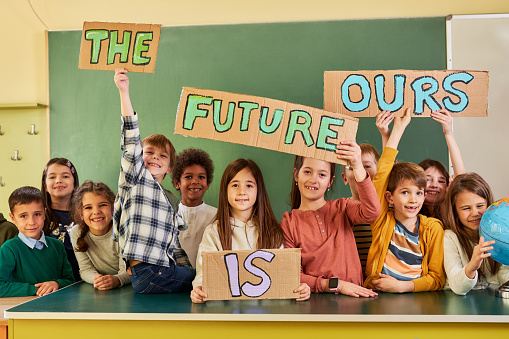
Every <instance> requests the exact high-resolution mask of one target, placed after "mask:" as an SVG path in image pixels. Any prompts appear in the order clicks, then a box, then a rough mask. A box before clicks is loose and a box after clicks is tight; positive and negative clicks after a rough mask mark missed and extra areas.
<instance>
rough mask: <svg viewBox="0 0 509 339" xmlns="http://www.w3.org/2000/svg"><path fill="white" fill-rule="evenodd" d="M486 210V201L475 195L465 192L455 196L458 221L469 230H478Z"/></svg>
mask: <svg viewBox="0 0 509 339" xmlns="http://www.w3.org/2000/svg"><path fill="white" fill-rule="evenodd" d="M487 208H488V203H487V201H486V199H484V198H483V197H481V196H479V195H477V194H475V193H472V192H469V191H466V190H465V191H463V192H461V193H459V194H458V195H457V196H456V213H457V215H458V219H459V220H460V222H461V224H462V225H463V226H465V227H466V228H469V229H471V230H474V231H477V230H479V223H480V222H481V218H482V216H483V214H484V212H486V209H487Z"/></svg>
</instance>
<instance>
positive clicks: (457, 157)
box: [431, 109, 465, 176]
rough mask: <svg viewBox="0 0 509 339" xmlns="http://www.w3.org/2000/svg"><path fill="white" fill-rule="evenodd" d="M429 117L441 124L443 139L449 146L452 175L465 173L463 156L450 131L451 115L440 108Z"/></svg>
mask: <svg viewBox="0 0 509 339" xmlns="http://www.w3.org/2000/svg"><path fill="white" fill-rule="evenodd" d="M431 117H432V118H433V120H435V121H438V122H439V123H441V124H442V129H443V131H444V136H445V141H446V142H447V147H448V148H449V155H450V157H451V163H452V168H453V170H454V175H455V176H456V175H458V174H464V173H465V164H464V163H463V157H462V156H461V151H460V148H459V146H458V143H457V142H456V138H455V137H454V134H453V133H452V116H451V113H449V112H448V111H447V110H445V109H441V110H438V111H435V112H431Z"/></svg>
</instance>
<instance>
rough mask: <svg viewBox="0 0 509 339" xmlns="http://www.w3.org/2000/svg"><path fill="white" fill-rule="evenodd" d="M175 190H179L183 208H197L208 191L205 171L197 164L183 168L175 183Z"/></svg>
mask: <svg viewBox="0 0 509 339" xmlns="http://www.w3.org/2000/svg"><path fill="white" fill-rule="evenodd" d="M175 188H176V189H178V190H180V195H181V196H182V204H183V205H184V206H188V207H196V206H199V205H200V204H201V203H202V202H203V195H204V194H205V192H206V191H207V190H208V189H209V184H208V182H207V171H206V170H205V168H203V166H201V165H198V164H193V165H191V166H188V167H186V168H184V171H183V172H182V175H181V176H180V179H179V181H176V182H175Z"/></svg>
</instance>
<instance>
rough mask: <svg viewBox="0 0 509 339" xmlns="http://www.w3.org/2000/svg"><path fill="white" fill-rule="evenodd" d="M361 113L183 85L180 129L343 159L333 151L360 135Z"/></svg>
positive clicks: (180, 131) (185, 132)
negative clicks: (325, 109)
mask: <svg viewBox="0 0 509 339" xmlns="http://www.w3.org/2000/svg"><path fill="white" fill-rule="evenodd" d="M357 126H358V119H356V118H352V117H349V116H347V115H341V114H338V113H331V112H326V111H323V110H320V109H317V108H312V107H307V106H302V105H296V104H291V103H288V102H284V101H279V100H273V99H268V98H261V97H255V96H249V95H242V94H234V93H227V92H218V91H212V90H204V89H198V88H189V87H184V89H183V90H182V94H181V96H180V104H179V109H178V112H177V120H176V122H175V134H181V135H187V136H194V137H199V138H205V139H212V140H220V141H226V142H232V143H237V144H243V145H249V146H255V147H261V148H266V149H271V150H275V151H280V152H285V153H291V154H297V155H302V156H306V157H312V158H317V159H322V160H326V161H330V162H336V163H342V162H340V161H339V160H338V159H337V156H336V154H335V153H334V151H335V150H336V145H337V144H339V142H340V141H342V140H355V136H356V133H357Z"/></svg>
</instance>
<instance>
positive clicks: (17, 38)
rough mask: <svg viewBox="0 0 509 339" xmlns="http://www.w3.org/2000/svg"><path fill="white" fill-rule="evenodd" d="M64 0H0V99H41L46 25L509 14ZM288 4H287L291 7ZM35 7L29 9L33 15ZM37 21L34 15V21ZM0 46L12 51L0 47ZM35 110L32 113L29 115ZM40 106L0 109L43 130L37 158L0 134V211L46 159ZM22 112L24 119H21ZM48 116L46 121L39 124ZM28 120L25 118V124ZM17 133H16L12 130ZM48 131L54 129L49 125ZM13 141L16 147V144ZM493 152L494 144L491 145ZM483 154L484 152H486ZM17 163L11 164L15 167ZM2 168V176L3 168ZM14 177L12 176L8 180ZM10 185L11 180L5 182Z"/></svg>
mask: <svg viewBox="0 0 509 339" xmlns="http://www.w3.org/2000/svg"><path fill="white" fill-rule="evenodd" d="M143 4H144V5H146V7H145V8H141V7H140V5H139V1H135V0H114V1H99V0H88V1H81V2H77V1H68V0H31V1H19V0H2V1H1V2H0V32H1V33H0V37H1V41H2V45H3V46H8V48H6V47H3V48H2V51H3V53H0V75H1V79H2V81H0V105H2V104H8V103H21V102H24V103H27V102H41V103H48V102H47V92H48V83H47V81H48V80H47V79H48V70H47V57H46V52H47V51H46V37H45V30H58V29H66V30H68V29H81V27H82V23H83V21H85V20H88V21H94V20H95V21H121V22H147V23H160V24H163V25H206V24H227V23H254V22H280V21H314V20H338V19H351V18H380V17H417V16H435V15H448V14H481V13H506V12H509V2H507V1H500V0H487V1H465V0H449V1H443V0H430V1H427V2H425V3H423V2H421V1H407V0H388V1H384V2H382V1H376V0H369V1H363V2H360V1H349V0H348V1H347V0H315V1H309V0H294V1H292V2H288V1H285V0H250V1H243V2H239V1H236V0H219V1H217V0H216V1H208V0H195V1H193V2H184V1H153V2H150V1H148V2H143ZM289 4H291V6H289ZM34 11H35V13H34ZM39 18H40V19H41V20H42V22H41V21H40V19H39ZM4 51H13V52H12V53H5V52H4ZM31 115H33V117H34V119H31ZM45 115H46V112H45V110H29V111H28V112H23V114H20V111H19V110H9V109H7V110H0V126H2V125H3V122H2V121H9V124H13V125H19V126H22V125H23V124H27V123H28V121H30V120H34V121H35V118H37V119H38V120H37V121H42V124H43V125H42V126H41V127H40V131H41V133H42V134H41V135H40V137H39V138H38V139H32V140H35V141H30V142H31V143H32V144H31V145H32V146H33V147H27V150H26V152H27V153H25V159H26V160H28V159H33V160H34V161H35V163H32V162H29V161H26V162H25V161H21V162H18V163H15V162H13V161H11V160H10V154H9V153H8V151H5V150H9V149H11V148H12V147H13V145H12V143H13V141H11V140H12V139H7V138H6V135H4V136H0V177H3V178H4V180H5V182H6V185H5V186H3V187H0V212H4V213H5V212H6V211H7V197H8V196H9V194H10V193H11V192H12V190H14V189H15V188H16V187H17V186H20V185H25V184H29V185H34V186H39V185H40V183H39V181H40V174H41V170H42V168H43V166H44V163H45V162H46V160H48V157H49V155H48V154H49V147H48V146H47V145H48V142H47V136H48V135H49V125H48V123H47V120H46V119H45ZM27 116H28V117H27ZM45 121H46V122H45ZM29 125H30V123H29ZM15 133H17V132H15ZM53 133H57V132H56V131H53ZM14 147H16V146H14ZM494 151H495V150H494ZM485 156H490V154H486V155H485ZM13 164H15V166H16V167H13V166H14V165H13ZM3 173H7V174H3ZM11 177H14V178H15V180H13V181H11V180H10V179H9V178H11ZM7 183H10V184H7Z"/></svg>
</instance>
